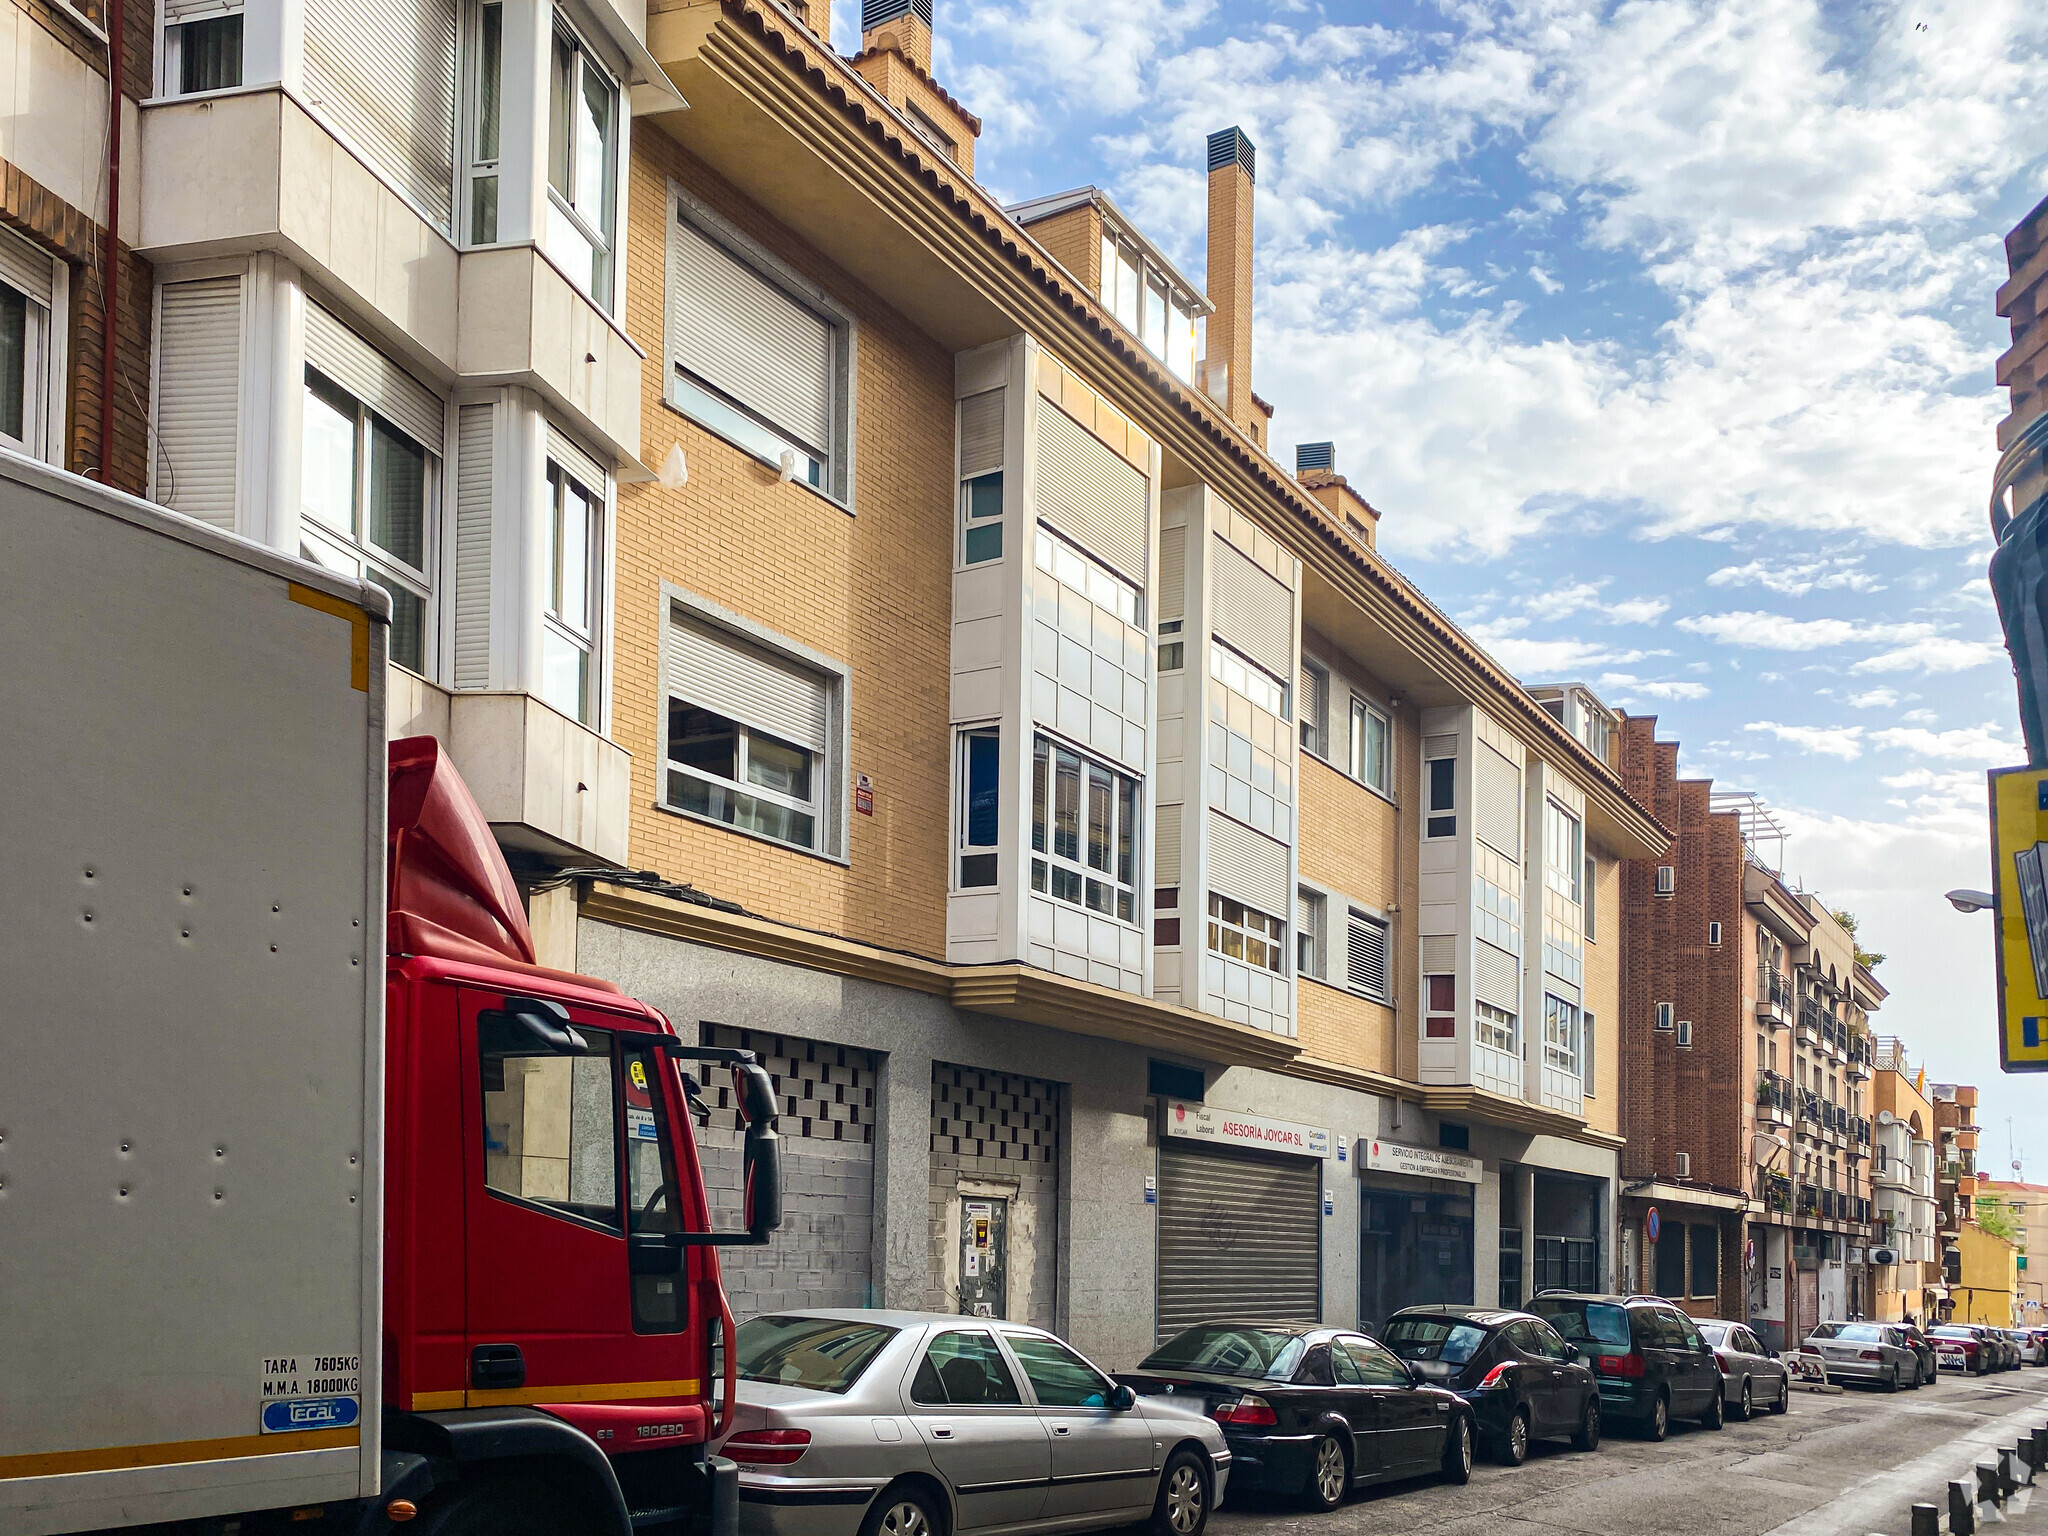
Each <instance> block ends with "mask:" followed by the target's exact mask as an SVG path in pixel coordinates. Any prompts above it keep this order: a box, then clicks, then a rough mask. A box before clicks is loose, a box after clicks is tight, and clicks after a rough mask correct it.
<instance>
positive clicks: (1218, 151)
mask: <svg viewBox="0 0 2048 1536" xmlns="http://www.w3.org/2000/svg"><path fill="white" fill-rule="evenodd" d="M862 3H863V4H866V3H868V0H862ZM878 3H883V4H888V3H895V0H878ZM1258 155H1259V152H1258V151H1257V150H1256V149H1254V148H1253V147H1252V141H1251V140H1250V139H1248V138H1246V137H1245V136H1244V130H1243V129H1242V128H1237V127H1231V128H1225V129H1224V130H1222V132H1220V133H1212V134H1210V135H1209V171H1210V174H1211V175H1214V174H1215V173H1216V172H1217V171H1220V170H1222V169H1223V168H1224V167H1225V166H1227V165H1241V166H1243V167H1244V173H1245V175H1246V177H1247V178H1249V179H1250V180H1253V181H1257V180H1258V177H1259V171H1258Z"/></svg>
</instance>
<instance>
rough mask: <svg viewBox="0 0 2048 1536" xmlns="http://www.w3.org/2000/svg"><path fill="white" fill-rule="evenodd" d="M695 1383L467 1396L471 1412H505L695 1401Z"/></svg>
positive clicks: (633, 1383) (517, 1389)
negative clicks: (543, 1406) (525, 1407)
mask: <svg viewBox="0 0 2048 1536" xmlns="http://www.w3.org/2000/svg"><path fill="white" fill-rule="evenodd" d="M698 1386H699V1383H697V1382H695V1381H608V1382H600V1383H598V1384H597V1385H595V1386H587V1387H511V1388H507V1389H504V1390H498V1391H488V1392H480V1391H475V1390H472V1391H469V1392H465V1393H464V1394H463V1397H464V1399H465V1402H464V1404H463V1406H464V1407H467V1408H502V1407H505V1406H507V1405H509V1404H512V1403H621V1402H634V1401H637V1400H640V1399H643V1398H650V1397H695V1396H696V1395H697V1389H698Z"/></svg>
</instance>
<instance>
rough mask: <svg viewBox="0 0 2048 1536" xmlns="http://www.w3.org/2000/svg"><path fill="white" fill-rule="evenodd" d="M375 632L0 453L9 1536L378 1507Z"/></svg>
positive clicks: (5, 1518)
mask: <svg viewBox="0 0 2048 1536" xmlns="http://www.w3.org/2000/svg"><path fill="white" fill-rule="evenodd" d="M388 611H389V607H388V600H387V599H386V598H385V596H384V594H383V593H382V592H380V591H378V590H377V589H376V588H375V587H373V586H370V585H366V584H363V583H358V582H353V581H348V580H342V579H337V578H335V577H333V576H331V575H328V574H325V573H323V572H321V571H319V570H317V569H315V568H314V567H312V566H310V565H305V564H301V563H300V562H297V561H294V560H291V559H287V558H285V557H283V556H280V555H277V554H275V553H272V552H270V551H267V550H264V549H261V548H258V547H256V546H254V545H251V544H248V543H245V542H243V541H240V540H238V539H234V538H232V537H229V536H227V535H224V534H221V533H217V532H216V531H214V530H213V529H211V528H208V527H205V526H203V525H201V524H198V523H195V522H192V521H190V520H188V519H185V518H181V517H178V516H176V515H174V514H170V513H166V512H164V511H162V510H160V509H158V508H154V507H151V506H148V505H146V504H144V503H142V502H139V501H136V500H134V499H132V498H129V497H125V496H122V495H120V494H118V493H115V492H110V491H107V490H104V489H102V488H100V487H98V486H95V485H92V484H90V483H88V482H85V481H81V480H78V479H76V478H75V477H72V476H68V475H63V474H60V473H58V472H56V471H53V470H50V469H48V468H46V467H44V466H42V465H39V464H34V463H30V462H28V461H26V460H22V459H19V458H16V457H14V456H12V455H0V658H4V661H0V868H4V871H5V879H4V881H0V978H4V985H5V994H6V995H5V1004H4V1008H0V1021H4V1022H0V1035H4V1039H0V1533H8V1536H12V1533H43V1532H50V1531H74V1530H80V1529H87V1528H91V1527H95V1526H103V1525H120V1524H125V1523H131V1522H134V1521H137V1520H142V1519H151V1520H164V1519H174V1518H183V1517H196V1516H203V1515H210V1514H219V1513H224V1512H228V1511H231V1510H238V1509H249V1508H256V1507H276V1506H284V1505H293V1504H311V1503H315V1502H318V1501H321V1500H333V1499H342V1498H354V1497H359V1496H363V1495H367V1494H369V1493H372V1492H374V1491H375V1479H376V1477H377V1470H378V1392H377V1388H378V1371H379V1365H378V1357H379V1338H378V1306H379V1296H380V1288H379V1262H380V1253H379V1245H380V1234H381V1217H380V1210H381V1199H380V1197H381V1192H382V1174H381V1160H380V1140H381V1130H382V1104H381V1095H380V1089H379V1083H380V1081H381V1074H382V1059H381V1051H382V991H383V984H384V962H383V955H384V936H383V927H384V924H383V911H384V901H383V872H382V871H383V849H384V785H385V746H384V718H383V714H384V710H383V704H384V667H385V634H386V616H387V614H388Z"/></svg>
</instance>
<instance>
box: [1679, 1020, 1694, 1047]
mask: <svg viewBox="0 0 2048 1536" xmlns="http://www.w3.org/2000/svg"><path fill="white" fill-rule="evenodd" d="M1678 1048H1679V1049H1680V1050H1681V1051H1689V1050H1691V1049H1692V1020H1691V1019H1680V1020H1679V1021H1678Z"/></svg>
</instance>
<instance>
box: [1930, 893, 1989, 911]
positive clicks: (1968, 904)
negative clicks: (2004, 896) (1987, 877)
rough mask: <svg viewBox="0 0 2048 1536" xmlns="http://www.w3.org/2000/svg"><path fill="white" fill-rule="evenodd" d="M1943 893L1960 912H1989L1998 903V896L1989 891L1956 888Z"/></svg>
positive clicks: (1949, 902)
mask: <svg viewBox="0 0 2048 1536" xmlns="http://www.w3.org/2000/svg"><path fill="white" fill-rule="evenodd" d="M1943 894H1945V895H1946V896H1947V897H1948V904H1949V905H1950V906H1952V907H1954V908H1955V909H1956V910H1957V911H1958V912H1989V911H1990V910H1991V909H1992V908H1993V907H1994V906H1996V905H1997V904H1998V898H1997V897H1996V896H1993V895H1992V894H1991V893H1990V892H1989V891H1966V890H1954V891H1947V892H1944V893H1943Z"/></svg>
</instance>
